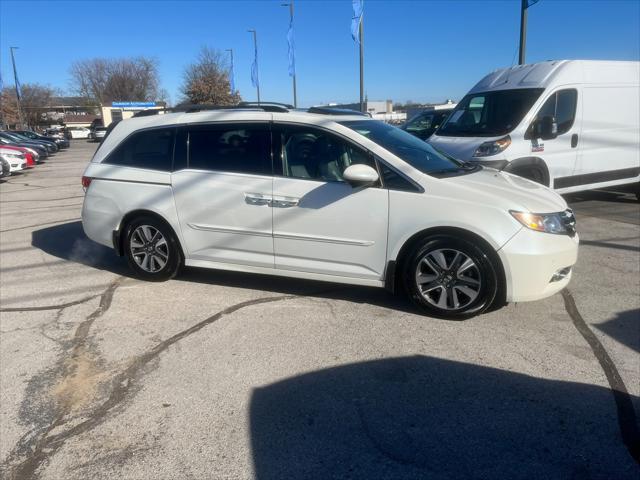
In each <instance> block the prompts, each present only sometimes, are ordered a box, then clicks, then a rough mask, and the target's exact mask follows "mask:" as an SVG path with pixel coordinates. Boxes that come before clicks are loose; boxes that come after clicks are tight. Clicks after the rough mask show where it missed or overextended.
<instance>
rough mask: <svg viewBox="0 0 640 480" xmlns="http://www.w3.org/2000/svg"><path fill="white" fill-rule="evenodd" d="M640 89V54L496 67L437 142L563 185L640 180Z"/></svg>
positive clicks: (463, 156) (562, 188) (457, 153)
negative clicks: (626, 58) (637, 58)
mask: <svg viewBox="0 0 640 480" xmlns="http://www.w3.org/2000/svg"><path fill="white" fill-rule="evenodd" d="M639 93H640V62H617V61H591V60H560V61H548V62H540V63H534V64H531V65H519V66H517V67H512V68H505V69H502V70H496V71H494V72H493V73H490V74H489V75H487V76H486V77H484V78H483V79H482V80H480V81H479V82H478V83H477V84H476V85H475V86H474V87H473V88H472V89H471V90H470V91H469V93H468V94H467V95H466V96H465V97H464V98H463V99H462V101H461V102H460V103H459V104H458V106H457V107H456V109H455V111H454V112H452V114H451V115H450V116H449V118H448V119H447V121H446V122H445V123H444V124H443V125H442V126H441V127H440V129H439V130H438V131H437V132H436V133H435V134H434V135H433V136H432V137H431V138H430V139H429V143H431V144H432V145H433V146H435V147H436V148H437V149H438V150H440V151H443V152H445V153H448V154H449V155H451V156H453V157H455V158H458V159H460V160H465V161H477V162H481V163H482V164H483V165H485V166H490V167H495V168H498V169H504V170H505V171H508V172H511V173H515V174H517V175H520V176H523V177H525V178H529V179H531V180H534V181H536V182H538V183H542V184H544V185H547V186H549V187H553V188H555V189H556V190H558V191H559V192H560V193H568V192H576V191H581V190H588V189H593V188H602V187H609V186H613V185H624V184H636V185H639V184H638V181H639V180H640V125H639V120H640V98H639V97H640V95H639Z"/></svg>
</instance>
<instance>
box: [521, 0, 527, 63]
mask: <svg viewBox="0 0 640 480" xmlns="http://www.w3.org/2000/svg"><path fill="white" fill-rule="evenodd" d="M528 6H529V1H528V0H521V1H520V52H519V54H518V65H524V53H525V49H526V48H527V8H528Z"/></svg>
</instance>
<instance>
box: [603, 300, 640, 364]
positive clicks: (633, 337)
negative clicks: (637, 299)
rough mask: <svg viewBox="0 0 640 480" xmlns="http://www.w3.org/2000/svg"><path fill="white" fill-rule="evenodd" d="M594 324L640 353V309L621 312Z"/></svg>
mask: <svg viewBox="0 0 640 480" xmlns="http://www.w3.org/2000/svg"><path fill="white" fill-rule="evenodd" d="M593 326H594V327H596V328H597V329H598V330H600V331H601V332H604V333H606V334H607V335H609V336H610V337H611V338H613V339H614V340H616V341H618V342H620V343H621V344H623V345H625V346H627V347H629V348H631V349H633V350H635V351H636V352H639V353H640V310H638V309H635V310H627V311H625V312H619V313H617V314H616V316H615V318H612V319H610V320H607V321H606V322H604V323H599V324H594V325H593Z"/></svg>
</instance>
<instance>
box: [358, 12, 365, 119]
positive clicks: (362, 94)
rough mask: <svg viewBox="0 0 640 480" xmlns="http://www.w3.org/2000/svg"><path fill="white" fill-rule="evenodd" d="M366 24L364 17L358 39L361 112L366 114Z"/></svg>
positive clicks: (361, 19)
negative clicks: (363, 30) (364, 28)
mask: <svg viewBox="0 0 640 480" xmlns="http://www.w3.org/2000/svg"><path fill="white" fill-rule="evenodd" d="M363 23H364V15H363V16H362V17H361V18H360V26H359V27H358V39H359V40H360V111H361V112H364V113H366V112H365V108H364V35H363V32H362V28H363V27H362V25H363Z"/></svg>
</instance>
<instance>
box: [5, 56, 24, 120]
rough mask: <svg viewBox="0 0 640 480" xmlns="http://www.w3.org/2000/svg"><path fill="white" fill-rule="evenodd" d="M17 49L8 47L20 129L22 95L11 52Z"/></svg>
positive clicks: (14, 60)
mask: <svg viewBox="0 0 640 480" xmlns="http://www.w3.org/2000/svg"><path fill="white" fill-rule="evenodd" d="M18 48H19V47H9V50H10V51H11V63H12V64H13V81H14V83H15V87H16V103H17V105H18V119H19V121H20V127H21V128H22V127H23V126H24V125H23V122H22V98H21V97H22V93H21V92H20V83H19V82H18V71H17V70H16V59H15V57H14V56H13V51H14V50H17V49H18Z"/></svg>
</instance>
